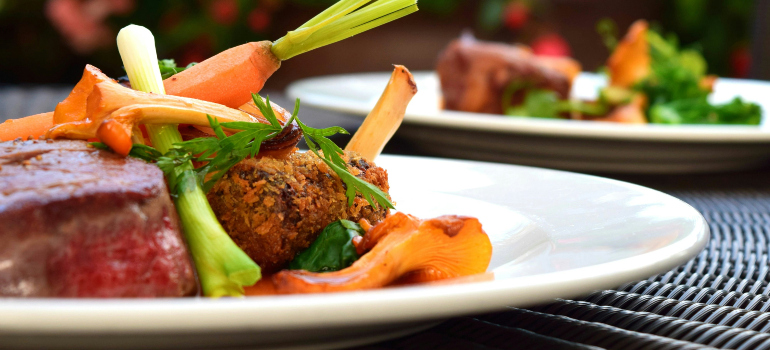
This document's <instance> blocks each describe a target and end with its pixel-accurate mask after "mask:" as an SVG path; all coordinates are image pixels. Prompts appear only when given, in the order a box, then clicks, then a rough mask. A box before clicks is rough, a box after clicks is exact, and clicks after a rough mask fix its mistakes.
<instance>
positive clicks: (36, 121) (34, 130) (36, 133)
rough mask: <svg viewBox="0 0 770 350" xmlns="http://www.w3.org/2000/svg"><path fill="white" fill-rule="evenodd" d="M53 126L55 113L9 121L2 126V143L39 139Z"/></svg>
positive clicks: (0, 130)
mask: <svg viewBox="0 0 770 350" xmlns="http://www.w3.org/2000/svg"><path fill="white" fill-rule="evenodd" d="M52 126H53V112H46V113H40V114H35V115H31V116H29V117H24V118H20V119H9V120H6V121H5V122H4V123H2V124H0V141H11V140H15V139H17V138H19V137H21V138H24V139H26V138H28V137H30V136H31V137H33V138H38V137H40V136H41V135H44V134H45V133H46V131H48V129H50V128H51V127H52Z"/></svg>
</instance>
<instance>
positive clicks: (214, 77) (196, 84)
mask: <svg viewBox="0 0 770 350" xmlns="http://www.w3.org/2000/svg"><path fill="white" fill-rule="evenodd" d="M271 46H272V43H271V42H269V41H260V42H253V43H246V44H243V45H240V46H236V47H233V48H231V49H228V50H225V51H223V52H221V53H219V54H218V55H216V56H213V57H211V58H209V59H207V60H205V61H203V62H201V63H199V64H196V65H195V66H192V67H190V68H188V69H186V70H185V71H183V72H181V73H178V74H176V75H174V76H172V77H170V78H168V79H166V80H164V81H163V86H164V87H165V88H166V94H168V95H175V96H183V97H191V98H195V99H199V100H204V101H209V102H214V103H219V104H222V105H225V106H227V107H230V108H238V107H240V106H241V105H243V104H244V103H246V102H249V101H251V94H252V93H257V92H259V91H260V90H262V86H264V85H265V81H267V79H268V78H270V76H271V75H273V73H274V72H275V71H276V70H278V68H280V67H281V60H280V59H278V57H276V56H275V55H274V54H273V53H272V52H271V51H270V47H271Z"/></svg>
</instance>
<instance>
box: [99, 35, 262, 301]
mask: <svg viewBox="0 0 770 350" xmlns="http://www.w3.org/2000/svg"><path fill="white" fill-rule="evenodd" d="M118 49H119V50H120V53H121V58H122V59H123V64H124V66H125V68H126V72H127V73H128V78H129V80H130V82H131V86H132V87H133V88H134V89H136V90H140V91H144V92H151V93H154V94H160V95H162V94H165V89H164V87H163V80H161V75H160V69H159V67H158V64H157V62H158V57H157V54H156V53H155V39H154V38H153V36H152V33H150V31H149V30H147V29H146V28H144V27H139V26H135V25H129V26H127V27H125V28H123V29H122V30H121V31H120V32H119V33H118ZM146 128H147V132H148V134H149V136H150V139H151V140H152V144H153V146H154V147H155V148H156V149H157V150H158V151H159V152H161V153H165V152H168V151H169V150H170V149H171V148H172V147H173V145H174V144H176V143H180V142H182V136H181V135H180V134H179V131H178V130H177V126H176V125H174V124H171V125H158V124H154V125H153V124H148V125H146ZM108 144H109V143H108ZM166 180H167V181H168V183H169V187H170V188H173V189H176V196H175V197H174V204H175V205H176V209H177V213H178V214H179V218H180V219H181V222H182V227H183V229H184V234H185V237H186V238H187V245H188V247H189V248H190V252H191V255H192V257H193V261H194V262H195V267H196V269H197V271H198V278H199V280H200V283H201V287H202V289H203V294H204V295H206V296H211V297H221V296H240V295H243V286H250V285H253V284H254V283H256V282H257V281H258V280H259V279H260V278H261V273H260V268H259V266H257V264H256V263H254V261H252V260H251V258H249V256H248V255H246V253H244V252H243V250H241V249H240V248H239V247H238V246H237V245H236V244H235V243H234V242H233V241H232V239H230V236H228V235H227V232H225V230H224V229H223V228H222V225H220V224H219V221H217V218H216V216H215V215H214V212H213V211H212V210H211V207H210V206H209V203H208V200H207V199H206V193H205V192H204V191H203V189H202V188H201V186H200V184H199V182H198V181H197V180H196V177H195V173H194V172H193V166H192V163H191V162H190V161H186V162H184V163H183V164H181V165H180V166H176V167H174V168H173V170H171V171H169V173H167V175H166Z"/></svg>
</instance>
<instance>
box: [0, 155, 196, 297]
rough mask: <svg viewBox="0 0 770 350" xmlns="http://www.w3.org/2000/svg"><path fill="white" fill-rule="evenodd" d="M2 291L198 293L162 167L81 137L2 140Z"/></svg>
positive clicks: (53, 294)
mask: <svg viewBox="0 0 770 350" xmlns="http://www.w3.org/2000/svg"><path fill="white" fill-rule="evenodd" d="M0 227H2V230H0V296H6V297H8V296H11V297H96V298H102V297H103V298H107V297H178V296H185V295H194V294H196V293H197V283H196V280H195V272H194V268H193V265H192V262H191V260H190V257H189V254H188V252H187V248H186V246H185V244H184V240H183V238H182V235H181V233H180V226H179V222H178V218H177V216H176V210H175V208H174V206H173V204H172V202H171V199H170V197H169V194H168V189H167V188H166V183H165V181H164V178H163V173H162V172H161V171H160V169H158V168H157V167H156V166H154V165H151V164H147V163H145V162H144V161H141V160H138V159H133V158H124V157H120V156H118V155H115V154H113V153H111V152H108V151H102V150H97V149H94V148H90V147H88V144H87V143H86V142H84V141H63V140H62V141H52V140H47V141H41V140H29V141H21V140H19V141H9V142H3V143H0Z"/></svg>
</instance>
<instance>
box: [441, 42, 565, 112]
mask: <svg viewBox="0 0 770 350" xmlns="http://www.w3.org/2000/svg"><path fill="white" fill-rule="evenodd" d="M557 61H558V62H557ZM562 61H563V62H562ZM562 67H564V68H565V69H561V68H562ZM564 70H566V71H568V72H569V73H565V72H563V71H564ZM436 72H437V73H438V75H439V78H440V80H441V91H442V93H443V95H444V108H446V109H449V110H457V111H465V112H477V113H494V114H501V113H502V112H503V107H502V106H503V93H504V91H505V89H506V88H507V87H508V86H509V85H510V84H511V82H513V81H522V82H527V83H529V84H531V85H532V86H533V87H535V88H539V89H547V90H553V91H556V92H557V93H558V94H559V96H560V97H561V98H567V97H568V95H569V91H570V89H571V86H572V78H573V77H574V74H576V73H577V72H580V65H579V64H578V63H577V62H574V61H573V60H570V59H567V58H563V59H549V58H542V57H536V56H534V55H533V54H532V52H531V51H529V50H528V49H527V48H525V47H521V46H511V45H505V44H500V43H490V42H483V41H476V40H475V39H473V38H472V37H463V38H460V39H457V40H454V41H452V42H451V43H450V44H449V46H448V47H447V48H446V49H445V50H444V52H442V53H441V55H440V56H439V60H438V64H437V66H436ZM522 99H523V95H521V96H519V95H514V96H513V98H512V101H510V102H511V105H517V104H519V103H521V102H522Z"/></svg>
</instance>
